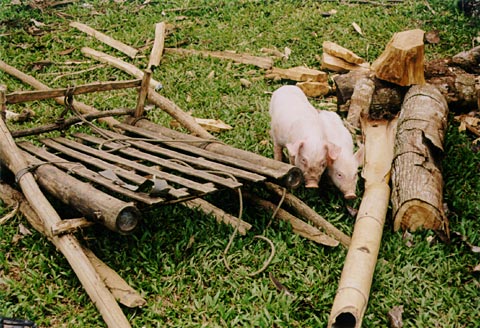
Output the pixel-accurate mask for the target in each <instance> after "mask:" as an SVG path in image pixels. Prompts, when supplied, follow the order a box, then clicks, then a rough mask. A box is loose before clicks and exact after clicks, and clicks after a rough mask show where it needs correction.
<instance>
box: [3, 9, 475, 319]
mask: <svg viewBox="0 0 480 328" xmlns="http://www.w3.org/2000/svg"><path fill="white" fill-rule="evenodd" d="M22 2H23V3H26V1H22ZM377 2H382V1H380V0H378V1H377ZM453 2H454V1H440V0H431V1H429V3H430V5H431V7H432V8H433V9H434V10H435V13H432V12H431V11H430V9H428V8H427V7H426V6H425V2H424V1H413V0H405V1H403V2H401V3H399V4H396V5H394V6H390V7H387V6H384V5H381V6H372V5H367V4H355V3H354V2H353V1H352V3H350V4H349V3H348V1H345V2H344V3H345V4H342V5H340V4H339V3H338V2H336V1H307V0H305V1H292V0H285V1H268V0H263V1H261V0H258V1H247V0H239V1H228V0H223V1H221V0H209V1H207V0H204V1H187V0H184V1H151V2H150V3H149V4H146V5H143V4H142V3H143V1H126V2H123V3H115V2H113V1H100V0H98V1H89V2H88V3H87V4H88V5H81V4H72V5H65V6H59V7H55V8H45V9H44V10H43V11H40V10H32V9H31V8H29V7H28V6H27V5H25V4H24V5H13V4H12V1H7V0H0V58H1V59H2V60H3V61H5V62H7V63H8V64H10V65H12V66H15V67H17V68H18V69H20V70H22V71H24V72H26V73H28V74H30V75H33V76H34V77H36V78H37V79H39V80H40V81H42V82H43V83H45V84H47V85H48V86H50V87H65V86H67V85H78V84H85V83H90V82H96V81H106V80H126V79H132V77H131V76H129V75H128V74H126V73H123V72H121V71H119V70H117V69H114V68H110V67H108V66H100V67H98V68H97V69H95V70H89V71H85V72H82V71H84V70H87V69H88V68H91V67H93V66H95V65H98V63H97V62H95V61H94V60H91V59H88V58H86V57H84V56H83V55H82V53H81V52H80V49H81V48H82V47H84V46H88V47H92V48H94V49H98V50H102V51H105V52H107V53H110V54H112V55H115V56H119V57H121V58H123V59H125V60H126V61H128V62H131V63H133V64H135V65H137V66H138V67H140V68H145V67H146V64H147V62H148V55H149V51H150V49H151V45H152V41H153V37H154V24H155V23H157V22H160V21H165V22H167V23H168V24H169V26H170V27H171V29H169V31H170V32H169V35H168V37H167V38H166V46H167V47H175V46H177V45H178V46H180V47H185V48H192V49H199V50H236V51H238V52H247V53H250V54H254V55H263V54H262V52H261V51H260V50H261V48H273V47H276V48H278V49H279V50H283V49H284V48H285V47H289V48H290V49H291V50H292V54H291V56H290V58H289V60H288V61H286V62H284V61H281V60H276V62H275V65H276V66H279V67H292V66H296V65H303V64H305V65H308V66H309V67H312V68H319V65H320V63H319V62H318V60H317V59H316V56H317V55H321V51H322V42H323V41H325V40H329V41H333V42H336V43H338V44H340V45H342V46H344V47H346V48H349V49H351V50H353V51H354V52H355V53H357V54H358V55H360V56H362V57H364V58H365V59H367V60H368V61H370V62H372V61H373V60H375V59H376V58H377V57H378V56H379V55H380V54H381V52H382V51H383V49H384V47H385V45H386V44H387V42H388V41H389V40H390V38H391V37H392V35H393V33H395V32H398V31H402V30H407V29H413V28H421V29H423V30H425V31H431V30H438V31H439V34H440V43H439V44H436V45H427V46H426V57H427V59H433V58H443V57H447V56H450V55H453V54H456V53H458V52H460V51H462V50H466V49H469V48H471V46H472V39H473V38H474V37H477V36H478V33H479V25H478V24H475V22H472V21H470V20H469V19H468V18H465V17H464V16H462V15H461V14H460V13H458V12H457V11H456V10H455V7H454V4H453ZM82 4H84V2H82ZM173 8H177V9H179V8H183V9H182V10H177V11H169V9H173ZM331 9H336V10H337V14H335V15H333V16H331V17H328V18H325V17H322V16H321V13H323V12H327V11H329V10H331ZM372 18H373V21H372ZM31 19H35V20H36V21H38V22H41V23H43V24H45V25H44V26H42V27H40V29H41V30H42V31H43V33H40V34H38V35H32V34H30V33H29V32H28V31H29V29H31V27H32V24H33V23H32V20H31ZM71 20H76V21H80V22H82V23H85V24H88V25H90V26H91V27H93V28H95V29H97V30H99V31H102V32H104V33H106V34H108V35H110V36H112V37H114V38H116V39H118V40H121V41H123V42H125V43H127V44H130V45H132V46H134V47H137V48H139V49H142V50H141V52H140V55H141V56H140V57H139V58H136V59H134V60H131V59H129V58H127V57H126V56H124V55H122V54H121V53H118V52H117V51H115V50H113V49H111V48H110V47H108V46H106V45H103V44H101V43H100V42H98V41H96V40H95V39H94V38H91V37H88V36H86V35H85V34H83V33H82V32H79V31H77V30H75V29H73V28H70V27H69V26H68V23H69V22H70V21H71ZM352 22H356V23H357V24H358V25H359V26H360V27H361V28H362V30H363V32H364V36H360V35H359V34H357V33H356V32H355V31H354V30H353V27H352V25H351V24H352ZM68 49H73V52H71V53H69V54H67V55H62V52H63V51H65V50H68ZM43 60H48V61H50V63H49V64H48V65H35V63H37V62H40V61H43ZM72 60H76V61H78V63H77V64H75V65H72V64H68V62H69V61H72ZM212 71H214V72H215V75H214V77H213V78H208V75H209V73H210V72H212ZM73 72H82V73H80V74H75V75H72V74H70V73H73ZM264 73H265V72H264V71H262V70H260V69H257V68H255V67H253V66H246V65H238V64H233V63H228V62H226V61H221V60H218V59H209V58H202V57H196V56H190V57H180V56H177V55H165V56H164V58H163V60H162V63H161V65H160V67H159V68H158V69H157V70H155V72H154V78H155V79H157V80H159V81H161V82H162V83H163V85H164V89H163V90H162V91H161V93H162V94H163V95H164V96H166V97H167V98H169V99H171V100H172V101H174V102H175V103H176V104H177V105H178V106H180V107H181V108H182V109H184V110H185V111H188V112H191V114H192V115H194V116H197V117H204V118H218V119H222V120H223V121H225V122H226V123H228V124H230V125H232V126H233V127H234V128H233V129H232V130H231V131H228V132H225V133H221V134H219V135H218V138H219V139H221V140H222V141H224V142H226V143H228V144H230V145H233V146H236V147H238V148H242V149H246V150H249V151H252V152H256V153H259V154H262V155H265V156H268V157H272V154H273V147H272V144H271V142H265V141H269V139H270V138H269V135H268V124H269V118H268V101H269V97H270V95H269V94H268V92H271V91H273V90H275V89H276V88H278V87H279V86H280V85H281V82H274V81H271V80H266V79H264V78H263V76H264ZM240 78H246V79H248V80H250V81H252V82H253V83H252V86H251V87H250V88H245V87H243V86H242V85H241V83H240ZM0 82H1V83H2V84H6V85H7V87H8V90H9V92H11V91H14V90H29V89H31V88H30V87H29V86H26V85H24V84H22V83H21V82H20V81H18V80H16V79H15V78H12V77H10V76H9V75H7V74H5V73H3V72H0ZM78 100H81V101H83V102H86V103H88V104H91V105H93V106H95V107H98V108H99V109H108V108H116V107H133V106H134V105H135V100H136V95H135V93H134V92H133V91H118V92H109V93H102V94H94V95H85V96H81V97H80V96H79V97H78ZM325 101H327V100H326V99H317V100H312V102H313V103H315V104H316V105H318V106H321V105H322V103H324V102H325ZM25 107H30V108H32V109H34V110H35V111H36V112H37V113H39V115H38V116H37V118H36V119H35V121H34V122H33V123H29V124H26V125H39V124H43V123H46V122H51V120H52V118H54V117H55V116H56V115H58V114H59V113H60V112H61V111H62V108H61V107H60V106H58V105H56V104H55V103H54V102H52V101H41V102H33V103H27V104H22V105H16V106H12V107H11V109H12V110H18V111H19V110H21V109H22V108H25ZM148 115H149V117H150V119H152V120H153V121H155V122H158V123H160V124H165V125H168V124H169V122H170V118H169V117H168V116H167V115H166V114H165V113H162V112H161V111H160V110H158V109H155V110H153V111H150V112H149V114H148ZM452 116H453V113H452V115H451V117H450V120H449V122H450V127H449V129H448V134H447V138H446V144H445V147H446V154H445V158H444V161H443V174H444V180H445V190H444V197H445V202H446V205H447V207H448V218H449V220H450V228H451V230H452V231H458V232H459V233H460V234H462V235H463V236H465V237H466V238H467V239H468V241H469V242H471V243H473V244H475V245H480V233H479V231H480V223H479V220H478V213H479V212H480V211H479V210H480V208H479V206H480V205H479V204H480V178H479V171H480V166H479V165H480V164H479V163H480V152H479V148H478V147H474V146H472V140H473V137H472V136H471V135H468V134H466V133H464V132H462V133H460V132H458V129H457V127H458V123H455V122H454V121H453V118H452ZM12 128H17V126H12ZM296 194H297V195H298V196H299V197H301V198H302V199H304V200H305V202H307V203H308V204H309V205H310V206H312V207H313V208H314V209H315V210H316V211H318V213H320V214H321V215H322V216H324V217H325V218H326V219H328V220H329V221H330V222H332V223H333V224H334V225H336V226H337V227H338V228H339V229H341V230H342V231H344V232H345V233H347V234H351V232H352V229H353V223H354V218H352V217H351V216H350V215H349V214H348V212H347V210H346V207H345V205H346V204H345V201H344V200H343V199H342V198H341V195H339V192H338V191H337V190H335V189H334V188H333V187H331V186H328V185H327V186H325V187H324V188H322V189H320V190H318V191H311V190H303V189H300V190H298V191H296ZM209 199H210V200H211V201H212V202H217V203H221V204H222V206H224V207H225V208H226V209H228V210H229V211H230V212H231V213H234V214H236V213H237V212H238V200H237V198H236V196H235V195H221V196H219V195H212V196H211V197H210V198H209ZM359 203H360V200H356V201H355V202H354V203H353V204H350V205H354V206H355V207H357V208H358V205H359ZM8 211H9V209H7V208H6V207H5V206H0V214H2V213H7V212H8ZM144 215H145V220H144V221H143V223H142V224H141V226H140V227H139V229H138V230H137V231H136V232H135V233H134V234H133V235H131V236H120V235H117V234H115V233H112V232H110V231H107V230H104V229H87V230H85V231H83V232H82V233H80V234H78V237H79V238H80V239H81V240H82V242H83V243H84V244H86V245H87V246H88V247H90V248H91V249H92V250H93V251H94V252H95V253H96V254H97V255H98V256H99V257H100V258H101V259H102V260H104V261H105V262H106V263H107V264H109V265H110V266H111V267H112V268H113V269H115V270H116V271H117V272H118V273H119V274H120V275H121V276H122V277H124V278H125V279H126V281H127V282H129V283H130V284H131V285H132V286H133V287H134V288H136V289H137V290H138V291H139V292H140V293H141V294H142V295H143V296H144V297H145V299H146V300H147V305H146V306H145V307H144V308H142V309H128V308H123V311H124V313H125V314H126V316H127V317H128V318H129V320H130V322H131V324H132V326H133V327H201V326H204V327H239V326H256V327H325V326H326V321H327V319H328V315H329V312H330V309H331V306H332V302H333V299H334V296H335V292H336V288H337V285H338V281H339V279H340V274H341V271H342V267H343V262H344V259H345V255H346V250H345V249H344V248H342V247H337V248H333V249H331V248H328V247H323V246H319V245H316V244H313V243H312V242H309V241H307V240H305V239H303V238H301V237H299V236H297V235H295V234H293V233H292V232H291V228H290V227H289V226H288V225H287V224H285V223H283V222H277V221H274V222H273V224H272V225H271V226H270V227H269V228H268V229H266V230H265V228H266V226H267V224H268V222H269V221H270V213H267V212H265V211H263V210H262V209H259V208H256V207H255V206H254V205H252V204H250V203H248V202H247V203H245V212H244V217H243V218H244V219H245V220H246V221H248V222H250V223H252V225H253V228H252V231H251V232H249V233H248V234H247V236H244V237H237V238H236V239H235V241H234V243H233V245H232V248H231V250H230V252H229V259H230V261H231V263H232V266H233V267H234V270H233V271H232V272H229V271H228V270H227V269H226V268H225V266H224V264H223V251H224V249H225V247H226V245H227V242H228V239H229V238H230V235H231V233H232V230H233V229H232V228H231V227H227V226H224V225H221V224H218V223H216V221H215V219H213V218H212V217H210V216H207V215H204V214H201V213H199V212H197V211H192V210H188V209H186V208H183V207H182V206H180V205H172V206H165V207H160V208H157V209H155V210H151V211H148V212H146V213H144ZM19 224H24V225H26V226H28V223H27V222H26V220H25V219H24V218H23V217H21V216H18V215H17V216H16V217H15V218H13V219H11V220H10V221H8V223H7V224H5V225H2V226H0V316H6V317H19V318H28V319H31V320H34V321H35V322H36V323H37V324H39V326H40V327H103V326H104V322H103V320H102V318H101V316H100V314H99V313H98V311H97V310H96V308H95V306H94V305H93V304H92V302H91V300H90V299H89V297H88V296H87V295H86V293H85V292H84V290H83V288H82V286H81V285H80V283H79V281H78V279H77V278H76V276H75V274H74V273H73V271H72V270H71V269H70V266H69V265H68V263H67V261H66V260H65V258H64V257H63V256H62V255H61V254H60V253H59V252H57V251H56V249H55V247H54V246H53V245H52V244H50V243H49V242H48V241H47V240H46V239H45V238H43V237H42V236H41V235H40V234H39V233H38V232H36V231H34V230H33V229H31V230H32V235H28V236H24V237H23V238H21V239H20V240H18V241H16V239H17V237H16V236H17V235H18V234H19V228H18V227H19ZM262 233H265V235H266V236H268V237H269V238H270V239H271V240H272V241H273V242H274V244H275V247H276V256H275V258H274V260H273V262H272V263H271V265H270V266H269V267H268V269H267V271H266V272H264V273H262V274H260V275H258V276H255V277H247V276H245V273H246V272H251V271H253V270H256V269H257V268H259V267H260V266H261V265H262V263H263V261H264V259H265V258H266V257H267V256H268V250H267V246H266V245H265V244H264V243H263V242H261V241H258V240H257V239H253V236H254V235H255V234H262ZM432 236H433V233H432V232H429V231H419V232H416V233H414V234H413V236H412V240H411V245H409V244H407V242H406V240H405V239H404V238H403V237H402V234H401V233H400V232H398V233H394V232H393V231H392V222H391V218H390V216H389V217H387V223H386V225H385V229H384V236H383V239H382V245H381V248H380V253H379V257H378V263H377V266H376V270H375V276H374V280H373V285H372V289H371V294H370V299H369V304H368V307H367V309H366V313H365V317H364V321H363V323H364V325H363V326H364V327H388V318H387V313H388V311H389V310H390V309H391V308H392V307H393V306H398V305H403V307H404V310H405V312H404V314H403V320H404V327H478V326H480V316H479V313H480V305H479V304H480V303H479V302H478V294H479V289H480V285H479V281H478V273H477V274H475V273H473V272H472V268H473V267H474V266H475V265H477V264H478V263H479V262H480V260H479V257H478V254H475V253H472V252H471V250H470V249H469V248H468V247H467V246H466V245H465V244H464V243H463V242H461V241H460V240H459V238H453V240H452V243H451V244H443V243H441V242H438V240H437V239H434V241H433V242H429V237H432ZM192 240H193V243H192ZM269 274H271V275H273V276H274V277H275V278H276V279H278V280H279V281H280V282H281V283H282V284H283V285H284V286H286V288H288V290H289V291H290V292H291V293H292V294H293V295H294V296H293V297H291V296H288V295H285V294H283V293H279V292H278V291H277V290H276V288H275V286H274V285H273V283H272V282H271V281H270V278H269Z"/></svg>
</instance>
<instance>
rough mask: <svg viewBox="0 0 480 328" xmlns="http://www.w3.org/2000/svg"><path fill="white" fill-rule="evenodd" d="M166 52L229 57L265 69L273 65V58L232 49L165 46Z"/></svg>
mask: <svg viewBox="0 0 480 328" xmlns="http://www.w3.org/2000/svg"><path fill="white" fill-rule="evenodd" d="M165 52H166V53H173V54H179V55H203V56H204V57H213V58H219V59H228V60H233V61H235V62H237V63H241V64H249V65H254V66H258V67H260V68H265V69H270V68H272V66H273V59H272V58H270V57H258V56H252V55H249V54H237V53H234V52H230V51H207V50H194V49H181V48H165Z"/></svg>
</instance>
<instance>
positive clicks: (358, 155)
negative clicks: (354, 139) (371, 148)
mask: <svg viewBox="0 0 480 328" xmlns="http://www.w3.org/2000/svg"><path fill="white" fill-rule="evenodd" d="M364 157H365V146H364V145H363V144H360V146H359V147H358V150H357V152H356V153H355V160H356V161H357V164H358V166H363V161H364Z"/></svg>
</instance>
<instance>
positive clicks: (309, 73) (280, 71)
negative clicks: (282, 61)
mask: <svg viewBox="0 0 480 328" xmlns="http://www.w3.org/2000/svg"><path fill="white" fill-rule="evenodd" d="M266 77H267V78H270V79H284V80H291V81H297V82H323V83H327V81H328V74H327V73H325V72H323V71H319V70H316V69H313V68H308V67H305V66H297V67H291V68H278V67H273V68H272V69H271V70H269V71H268V72H267V74H266Z"/></svg>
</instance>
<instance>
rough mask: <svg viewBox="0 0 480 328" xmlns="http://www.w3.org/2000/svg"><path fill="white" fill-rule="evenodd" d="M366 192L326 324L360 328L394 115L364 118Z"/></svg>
mask: <svg viewBox="0 0 480 328" xmlns="http://www.w3.org/2000/svg"><path fill="white" fill-rule="evenodd" d="M361 123H362V131H363V133H364V136H365V164H364V167H363V171H362V177H363V178H364V179H365V192H364V194H363V199H362V202H361V204H360V208H359V210H358V214H357V218H356V222H355V227H354V230H353V235H352V239H351V243H350V247H349V249H348V253H347V257H346V259H345V264H344V266H343V271H342V276H341V278H340V282H339V285H338V289H337V294H336V296H335V299H334V302H333V306H332V310H331V312H330V316H329V319H328V327H329V328H339V327H342V328H349V327H351V328H359V327H361V324H362V319H363V315H364V313H365V309H366V307H367V304H368V298H369V294H370V288H371V286H372V280H373V273H374V270H375V264H376V263H377V256H378V251H379V249H380V242H381V239H382V233H383V226H384V223H385V217H386V214H387V209H388V203H389V199H390V187H389V185H388V183H389V180H390V170H391V166H392V161H393V145H394V139H395V132H396V125H397V119H394V120H391V121H387V120H382V121H379V120H365V119H363V118H362V120H361Z"/></svg>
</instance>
